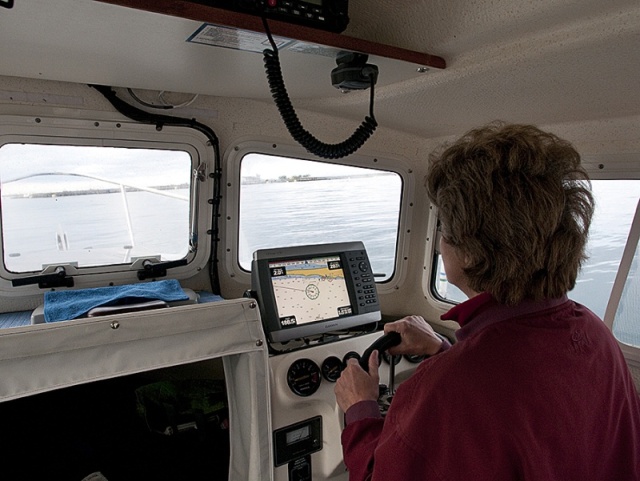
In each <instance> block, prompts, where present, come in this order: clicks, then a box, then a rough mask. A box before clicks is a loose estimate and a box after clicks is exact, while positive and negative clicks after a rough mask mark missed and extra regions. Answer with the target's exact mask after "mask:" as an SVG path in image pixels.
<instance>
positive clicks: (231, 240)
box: [224, 138, 415, 294]
mask: <svg viewBox="0 0 640 481" xmlns="http://www.w3.org/2000/svg"><path fill="white" fill-rule="evenodd" d="M248 154H263V155H269V156H279V157H291V158H296V159H301V160H311V161H315V162H325V163H329V164H336V165H344V166H348V167H361V168H367V169H374V170H383V171H388V172H393V173H395V174H397V175H399V176H400V178H401V180H402V192H401V199H400V212H399V219H398V238H397V244H396V252H395V261H394V262H395V270H394V273H393V275H392V276H391V277H390V278H389V279H387V280H386V281H384V282H377V283H376V284H377V290H378V293H379V294H383V293H386V292H392V291H394V290H395V289H396V288H397V286H398V285H399V284H401V283H402V281H403V280H404V279H405V277H406V274H407V273H406V265H405V264H406V259H407V258H408V249H409V235H410V233H409V232H408V230H409V227H408V226H409V225H410V223H411V217H412V210H413V209H412V208H411V207H412V206H413V205H414V204H415V199H414V195H415V179H414V175H413V171H412V170H411V169H410V168H409V164H408V162H407V161H405V160H404V159H402V158H400V157H391V156H389V155H388V154H380V155H376V154H375V153H356V154H352V155H350V156H348V157H346V158H344V159H332V160H327V159H321V158H319V157H316V156H314V155H313V154H310V153H309V152H307V151H306V150H305V149H303V148H302V147H300V146H299V145H294V144H288V143H283V142H281V141H279V140H271V139H264V138H263V139H250V140H249V139H242V140H239V141H238V142H237V143H235V144H234V145H232V146H230V147H229V149H228V151H227V153H226V154H225V157H226V159H227V169H226V172H225V173H226V178H225V182H224V186H225V187H224V188H225V189H226V199H227V201H226V212H225V222H226V223H225V245H226V255H225V269H226V271H227V273H228V274H229V275H230V276H232V277H234V278H235V279H236V280H237V281H238V282H241V283H247V284H250V283H251V272H249V271H246V270H245V269H243V268H242V267H241V266H240V261H239V239H240V235H239V228H240V226H239V217H240V189H241V179H240V166H241V163H242V159H243V158H244V156H245V155H248Z"/></svg>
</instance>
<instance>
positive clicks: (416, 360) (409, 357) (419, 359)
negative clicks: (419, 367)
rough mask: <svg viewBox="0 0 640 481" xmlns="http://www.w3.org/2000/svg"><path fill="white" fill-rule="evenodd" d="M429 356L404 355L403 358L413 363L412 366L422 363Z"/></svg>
mask: <svg viewBox="0 0 640 481" xmlns="http://www.w3.org/2000/svg"><path fill="white" fill-rule="evenodd" d="M428 357H429V356H426V355H424V354H405V356H404V358H405V359H406V360H407V361H409V362H411V363H413V364H418V363H420V362H422V361H424V360H425V359H426V358H428Z"/></svg>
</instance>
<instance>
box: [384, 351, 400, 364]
mask: <svg viewBox="0 0 640 481" xmlns="http://www.w3.org/2000/svg"><path fill="white" fill-rule="evenodd" d="M391 358H393V364H394V365H397V364H398V363H399V362H400V361H402V355H400V354H396V355H395V356H392V355H391V354H389V353H388V352H387V351H384V352H383V353H382V359H383V360H384V362H386V363H387V364H391Z"/></svg>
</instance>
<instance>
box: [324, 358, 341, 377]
mask: <svg viewBox="0 0 640 481" xmlns="http://www.w3.org/2000/svg"><path fill="white" fill-rule="evenodd" d="M341 373H342V361H341V360H340V359H339V358H337V357H336V356H330V357H328V358H326V359H325V360H324V361H323V362H322V377H324V378H325V379H326V380H327V381H329V382H336V381H337V380H338V378H339V377H340V374H341Z"/></svg>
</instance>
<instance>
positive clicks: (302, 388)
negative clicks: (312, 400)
mask: <svg viewBox="0 0 640 481" xmlns="http://www.w3.org/2000/svg"><path fill="white" fill-rule="evenodd" d="M321 381H322V378H321V376H320V368H319V367H318V365H317V364H316V363H315V362H314V361H312V360H311V359H298V360H296V361H294V362H293V364H291V366H289V370H288V371H287V384H288V385H289V389H291V391H293V393H294V394H297V395H298V396H302V397H307V396H311V395H312V394H313V393H315V392H316V391H317V390H318V388H319V387H320V382H321Z"/></svg>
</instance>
